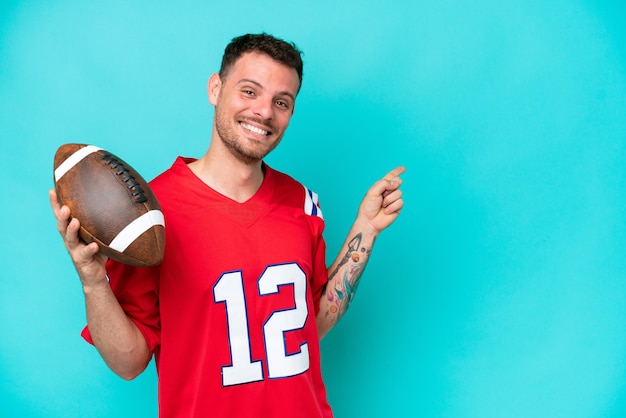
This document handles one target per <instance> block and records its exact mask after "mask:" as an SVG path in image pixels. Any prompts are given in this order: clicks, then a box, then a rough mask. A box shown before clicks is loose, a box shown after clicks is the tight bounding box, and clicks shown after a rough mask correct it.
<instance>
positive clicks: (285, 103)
mask: <svg viewBox="0 0 626 418" xmlns="http://www.w3.org/2000/svg"><path fill="white" fill-rule="evenodd" d="M276 104H277V105H278V106H280V107H284V108H288V107H289V103H287V102H284V101H282V100H276Z"/></svg>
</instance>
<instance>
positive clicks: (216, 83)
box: [207, 73, 222, 106]
mask: <svg viewBox="0 0 626 418" xmlns="http://www.w3.org/2000/svg"><path fill="white" fill-rule="evenodd" d="M221 88H222V79H221V78H220V75H219V74H218V73H213V74H211V77H209V82H208V83H207V95H208V97H209V103H211V104H212V105H213V106H215V105H216V104H217V98H218V97H219V95H220V90H221Z"/></svg>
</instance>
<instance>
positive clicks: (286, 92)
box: [237, 78, 296, 102]
mask: <svg viewBox="0 0 626 418" xmlns="http://www.w3.org/2000/svg"><path fill="white" fill-rule="evenodd" d="M241 83H250V84H254V85H255V86H258V87H259V88H263V85H262V84H261V83H259V82H258V81H254V80H251V79H249V78H242V79H241V80H239V82H238V83H237V84H241ZM278 95H279V96H281V95H284V96H288V97H289V98H290V99H291V100H293V101H294V102H295V101H296V96H294V95H293V94H292V93H290V92H288V91H281V92H279V93H278Z"/></svg>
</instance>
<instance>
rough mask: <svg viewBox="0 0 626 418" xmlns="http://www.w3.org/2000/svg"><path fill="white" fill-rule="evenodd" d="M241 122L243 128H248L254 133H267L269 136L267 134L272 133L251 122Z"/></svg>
mask: <svg viewBox="0 0 626 418" xmlns="http://www.w3.org/2000/svg"><path fill="white" fill-rule="evenodd" d="M239 124H240V125H241V127H242V128H244V129H246V130H248V131H250V132H252V133H255V134H258V135H266V136H267V135H269V134H270V133H269V131H266V130H264V129H261V128H257V127H256V126H252V125H250V124H249V123H246V122H239Z"/></svg>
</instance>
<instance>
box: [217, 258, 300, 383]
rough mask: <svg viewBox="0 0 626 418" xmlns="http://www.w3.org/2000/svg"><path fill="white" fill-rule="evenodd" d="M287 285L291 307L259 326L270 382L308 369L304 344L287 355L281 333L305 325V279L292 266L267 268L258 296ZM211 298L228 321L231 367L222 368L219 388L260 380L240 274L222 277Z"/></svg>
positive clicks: (259, 363)
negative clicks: (293, 304)
mask: <svg viewBox="0 0 626 418" xmlns="http://www.w3.org/2000/svg"><path fill="white" fill-rule="evenodd" d="M289 284H293V293H294V295H293V296H294V301H295V307H294V308H291V309H287V310H283V311H275V312H273V313H272V314H271V315H270V317H269V318H268V320H267V322H265V325H264V326H263V336H264V338H265V351H266V355H267V370H268V375H269V376H268V377H269V378H270V379H276V378H282V377H289V376H295V375H297V374H300V373H303V372H305V371H307V370H308V369H309V346H308V343H306V342H304V343H302V344H301V345H300V351H299V352H297V353H292V354H288V353H287V350H286V346H285V337H284V334H285V332H287V331H293V330H297V329H300V328H302V327H304V324H305V322H306V319H307V315H308V309H307V302H306V275H305V274H304V272H303V271H302V270H301V269H300V267H299V266H298V265H297V264H295V263H291V264H282V265H275V266H269V267H268V268H267V269H266V270H265V271H264V272H263V274H262V275H261V277H260V278H259V281H258V286H259V294H260V295H262V296H265V295H272V294H276V293H278V292H279V287H280V286H283V285H289ZM213 295H214V298H215V302H216V303H221V302H224V304H225V306H226V317H227V320H228V338H229V340H230V356H231V365H229V366H223V367H222V384H223V385H224V386H232V385H239V384H243V383H250V382H257V381H260V380H263V366H262V364H261V360H257V361H252V355H251V348H250V334H249V329H248V317H247V308H246V300H245V294H244V288H243V277H242V274H241V272H240V271H235V272H231V273H225V274H223V275H222V276H221V277H220V278H219V280H218V281H217V283H216V284H215V287H214V288H213Z"/></svg>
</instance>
